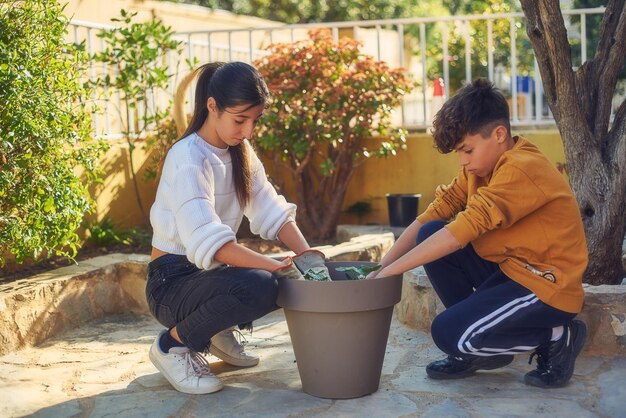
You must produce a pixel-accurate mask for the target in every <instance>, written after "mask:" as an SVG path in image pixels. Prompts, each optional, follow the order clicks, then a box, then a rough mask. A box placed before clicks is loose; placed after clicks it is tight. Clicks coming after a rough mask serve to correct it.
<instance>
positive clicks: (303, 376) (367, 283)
mask: <svg viewBox="0 0 626 418" xmlns="http://www.w3.org/2000/svg"><path fill="white" fill-rule="evenodd" d="M374 264H375V263H368V262H329V263H327V266H328V268H329V270H330V272H331V277H332V279H333V281H332V282H314V281H309V280H306V281H302V280H290V279H279V280H278V285H279V293H278V305H279V306H281V307H283V308H284V311H285V317H286V319H287V327H288V328H289V335H290V336H291V342H292V344H293V350H294V354H295V356H296V362H297V365H298V372H299V373H300V380H301V381H302V390H304V391H305V392H306V393H308V394H310V395H313V396H317V397H320V398H331V399H347V398H357V397H360V396H364V395H367V394H370V393H373V392H376V391H377V390H378V385H379V383H380V374H381V371H382V367H383V360H384V358H385V349H386V347H387V338H388V337H389V327H390V325H391V316H392V314H393V307H394V305H395V304H396V303H398V302H399V301H400V297H401V295H402V276H401V275H397V276H393V277H385V278H380V279H378V278H377V279H367V280H348V279H346V276H345V273H344V272H341V271H336V268H337V267H347V266H355V265H358V266H362V265H374Z"/></svg>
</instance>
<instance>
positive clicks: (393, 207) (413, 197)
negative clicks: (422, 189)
mask: <svg viewBox="0 0 626 418" xmlns="http://www.w3.org/2000/svg"><path fill="white" fill-rule="evenodd" d="M420 197H422V195H421V194H387V208H388V209H389V225H390V226H399V227H406V226H409V225H411V223H412V222H413V221H414V220H415V218H417V209H418V208H419V203H420Z"/></svg>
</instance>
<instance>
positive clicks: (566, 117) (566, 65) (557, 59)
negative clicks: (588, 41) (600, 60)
mask: <svg viewBox="0 0 626 418" xmlns="http://www.w3.org/2000/svg"><path fill="white" fill-rule="evenodd" d="M521 4H522V9H523V10H524V14H525V15H526V18H527V20H528V27H527V33H528V36H529V38H530V41H531V43H532V44H533V48H534V50H535V54H536V56H537V63H538V65H539V70H540V72H541V77H542V79H543V82H544V91H545V92H546V97H547V99H548V104H549V105H550V108H551V109H552V113H553V114H554V119H555V121H556V123H557V125H558V126H559V128H560V129H561V133H562V136H563V142H564V143H567V142H571V141H576V143H575V144H572V145H573V146H574V147H578V146H581V147H582V142H581V138H582V137H583V136H581V135H573V133H574V132H581V131H583V130H586V131H590V128H589V125H588V124H587V123H585V121H586V119H585V118H584V113H583V109H582V105H581V103H582V98H581V97H580V94H579V92H578V89H577V83H576V77H575V74H574V71H573V70H572V61H571V48H570V45H569V41H568V39H567V30H566V29H565V22H564V21H563V15H562V13H561V9H560V6H559V1H558V0H521Z"/></svg>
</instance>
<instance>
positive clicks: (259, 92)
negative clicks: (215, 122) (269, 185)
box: [181, 62, 270, 207]
mask: <svg viewBox="0 0 626 418" xmlns="http://www.w3.org/2000/svg"><path fill="white" fill-rule="evenodd" d="M194 75H198V81H197V83H196V92H195V95H194V106H193V114H192V116H191V121H190V122H189V125H188V126H187V129H186V130H185V132H184V133H183V134H182V135H181V138H184V137H186V136H188V135H190V134H192V133H193V132H196V131H197V130H198V129H200V128H201V127H202V125H203V124H204V121H205V120H206V118H207V117H208V116H209V110H208V109H207V100H208V99H209V97H213V98H214V99H215V103H216V105H217V108H218V110H219V111H224V110H225V109H226V108H228V107H235V106H242V105H248V106H247V107H246V108H245V109H244V111H246V110H248V109H250V108H252V107H254V106H258V105H260V104H263V105H265V106H267V104H268V102H269V99H270V93H269V90H268V88H267V85H266V84H265V81H264V80H263V76H261V73H259V71H258V70H257V69H256V68H254V67H253V66H251V65H249V64H246V63H244V62H229V63H223V62H211V63H208V64H204V65H202V66H200V67H199V68H198V69H197V70H196V71H195V72H194ZM228 151H229V153H230V156H231V159H232V163H233V180H234V183H235V191H236V193H237V199H238V200H239V203H240V204H241V206H242V207H243V206H245V205H246V204H247V203H248V201H249V200H250V193H251V192H252V175H251V173H250V160H249V157H248V152H249V151H248V147H247V145H246V144H245V142H242V143H241V144H239V145H237V146H233V147H229V148H228Z"/></svg>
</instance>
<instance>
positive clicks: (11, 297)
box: [0, 233, 394, 355]
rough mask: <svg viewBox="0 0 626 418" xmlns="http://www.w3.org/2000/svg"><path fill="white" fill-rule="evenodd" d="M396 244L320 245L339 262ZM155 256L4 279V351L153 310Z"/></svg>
mask: <svg viewBox="0 0 626 418" xmlns="http://www.w3.org/2000/svg"><path fill="white" fill-rule="evenodd" d="M393 242H394V237H393V234H392V233H380V234H368V235H363V236H358V237H354V238H351V239H349V240H348V241H347V242H343V243H341V244H338V245H335V246H328V247H316V249H319V250H321V251H322V252H324V253H325V255H326V257H327V258H329V259H330V260H333V261H376V260H380V258H381V257H382V256H383V255H384V254H385V253H386V252H387V251H388V250H389V248H391V246H392V245H393ZM280 255H281V254H277V255H276V256H280ZM284 255H287V254H284ZM149 259H150V258H149V256H147V255H137V254H112V255H106V256H101V257H95V258H92V259H90V260H86V261H81V262H80V264H78V265H75V266H69V267H62V268H59V269H56V270H53V271H50V272H47V273H44V274H40V275H37V276H33V277H29V278H28V279H21V280H16V281H13V282H9V283H2V282H0V355H4V354H7V353H10V352H12V351H15V350H19V349H21V348H24V347H27V346H33V345H37V344H41V343H42V342H44V341H45V340H46V339H48V338H50V337H52V336H54V335H57V334H58V333H60V332H63V331H65V330H68V329H72V328H75V327H79V326H81V325H82V324H85V323H87V322H89V321H92V320H94V319H96V318H100V317H103V316H106V315H111V314H120V313H137V314H147V313H148V306H147V303H146V297H145V286H146V273H147V264H148V262H149Z"/></svg>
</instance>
